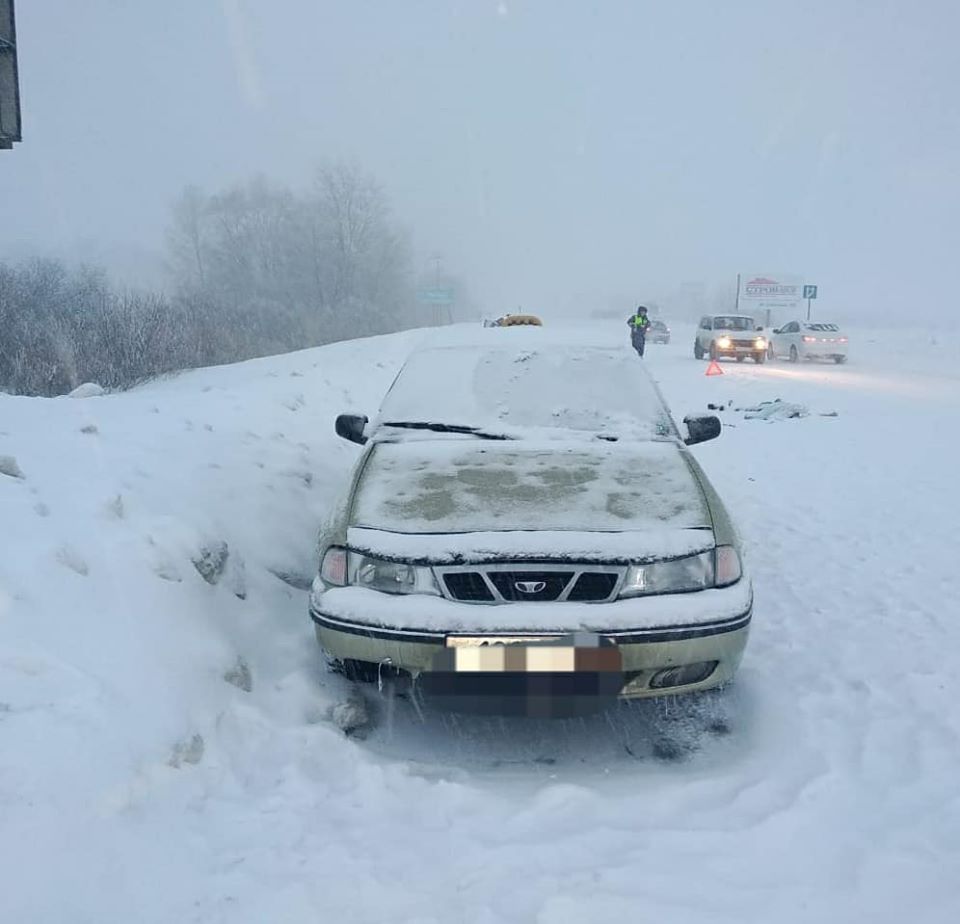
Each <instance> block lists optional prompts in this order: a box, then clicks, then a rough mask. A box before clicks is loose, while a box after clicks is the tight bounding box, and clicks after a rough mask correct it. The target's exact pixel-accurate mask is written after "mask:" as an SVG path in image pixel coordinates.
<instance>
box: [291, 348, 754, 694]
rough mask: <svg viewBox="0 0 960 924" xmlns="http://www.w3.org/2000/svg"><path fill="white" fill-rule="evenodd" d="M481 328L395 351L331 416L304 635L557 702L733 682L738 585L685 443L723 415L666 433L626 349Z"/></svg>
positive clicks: (466, 690) (388, 661) (443, 684)
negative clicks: (335, 493) (443, 343)
mask: <svg viewBox="0 0 960 924" xmlns="http://www.w3.org/2000/svg"><path fill="white" fill-rule="evenodd" d="M486 333H487V336H490V334H491V333H492V334H494V335H495V339H497V342H496V343H491V344H488V345H479V344H478V345H464V346H450V347H445V348H432V349H423V350H420V351H418V352H415V353H414V354H412V355H411V356H410V357H409V359H408V360H407V362H406V364H405V365H404V367H403V368H402V370H401V372H400V373H399V375H398V377H397V378H396V380H395V381H394V384H393V385H392V387H391V388H390V390H389V392H388V393H387V395H386V397H385V399H384V400H383V403H382V405H381V408H380V410H379V413H378V414H377V416H376V417H375V418H374V419H373V420H372V421H369V420H368V419H367V417H365V416H357V415H341V416H340V417H338V418H337V424H336V429H337V432H338V433H339V434H340V435H341V436H343V437H345V438H346V439H348V440H351V441H353V442H355V443H359V444H361V445H364V447H365V448H364V451H363V453H362V455H361V456H360V458H359V460H358V462H357V464H356V467H355V469H354V471H353V475H352V478H351V480H350V484H349V487H348V489H347V491H346V493H345V496H344V498H343V501H342V503H341V504H340V505H339V507H338V510H337V512H336V513H335V514H334V516H333V517H332V519H331V521H330V522H329V523H328V525H327V526H326V527H325V528H324V529H323V530H322V532H321V539H320V549H319V551H320V570H319V574H318V576H317V578H316V579H315V581H314V583H313V587H312V590H311V595H310V615H311V617H312V619H313V621H314V623H315V625H316V634H317V639H318V641H319V643H320V645H321V646H322V647H323V648H324V649H325V650H326V652H327V653H328V655H329V656H331V657H332V658H333V659H334V660H335V661H336V662H339V664H340V665H342V666H343V668H344V669H345V670H346V672H347V673H348V674H349V675H352V676H354V677H358V678H365V679H373V678H376V677H377V676H378V675H380V674H381V673H382V672H383V671H384V670H387V671H389V672H396V671H399V672H402V673H403V674H404V675H411V676H412V677H413V678H415V684H416V685H419V686H420V687H421V688H422V689H424V690H426V691H427V692H434V693H438V692H439V693H442V694H443V695H444V696H446V697H448V698H449V699H448V702H449V701H452V702H453V704H454V708H458V704H459V705H461V706H464V707H465V708H468V709H476V708H484V707H483V706H481V705H478V704H480V703H481V702H482V703H485V704H489V703H496V704H497V705H496V706H495V708H494V711H500V710H501V709H502V708H504V704H508V703H516V702H518V701H519V702H521V703H526V704H527V705H528V706H529V704H530V703H532V702H534V701H538V702H539V703H540V706H539V707H537V708H541V709H545V710H546V711H547V712H551V711H553V709H554V706H555V705H556V704H557V703H560V702H562V703H564V704H565V705H563V706H561V707H558V709H559V711H561V712H564V711H565V710H566V709H568V708H571V709H572V708H574V706H573V705H571V704H572V703H574V702H576V703H579V704H580V705H579V706H577V707H576V708H577V709H580V708H581V707H583V704H584V703H585V702H587V701H588V700H589V701H592V702H600V701H604V700H605V698H608V697H609V698H615V697H617V696H623V697H646V696H655V695H661V694H668V693H681V692H688V691H695V690H704V689H707V688H711V687H715V686H718V685H720V684H723V683H724V682H725V681H727V680H729V679H730V678H731V677H732V676H733V674H734V672H735V670H736V668H737V665H738V663H739V661H740V658H741V655H742V653H743V650H744V646H745V644H746V641H747V634H748V627H749V624H750V619H751V612H752V602H753V598H752V588H751V583H750V581H749V579H748V578H747V577H746V576H745V574H744V569H743V564H742V560H741V551H740V543H739V540H738V537H737V534H736V532H735V530H734V527H733V526H732V524H731V520H730V517H729V516H728V514H727V511H726V509H725V508H724V506H723V504H722V503H721V501H720V499H719V497H718V496H717V493H716V492H715V491H714V489H713V487H712V486H711V485H710V482H709V481H708V480H707V477H706V475H705V474H704V472H703V471H702V469H701V468H700V466H699V465H698V464H697V462H696V460H695V459H694V457H693V455H692V454H691V452H690V451H689V449H688V446H689V445H691V444H694V443H698V442H702V441H704V440H708V439H712V438H714V437H716V436H717V435H719V433H720V428H721V427H720V421H719V420H718V419H717V418H716V417H712V416H693V417H687V418H685V420H684V424H685V428H686V436H685V437H682V436H681V433H680V430H679V429H678V427H677V425H676V424H675V423H674V421H673V419H672V417H671V415H670V412H669V410H668V408H667V406H666V404H665V403H664V400H663V398H662V396H661V394H660V392H659V390H658V389H657V387H656V385H655V384H654V383H653V381H652V380H651V378H650V377H649V375H648V374H647V373H646V372H645V371H644V369H643V365H642V364H638V363H636V361H635V359H634V357H633V355H632V353H630V352H628V351H625V350H623V349H620V348H613V347H599V346H598V347H590V346H583V345H577V346H573V345H556V344H549V345H546V344H544V343H543V341H542V339H541V338H539V337H536V336H531V335H533V334H535V332H534V331H529V332H528V333H527V334H526V335H523V336H519V337H518V335H522V334H523V332H522V331H521V332H516V331H515V332H510V333H504V334H501V335H496V332H495V331H494V332H486ZM538 691H539V692H538ZM541 694H542V695H541ZM538 696H539V699H538ZM468 703H469V705H468ZM505 708H508V709H510V708H512V706H511V705H506V707H505ZM519 708H524V707H523V706H521V707H519ZM584 708H587V707H584Z"/></svg>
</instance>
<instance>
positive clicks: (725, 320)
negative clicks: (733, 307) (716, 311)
mask: <svg viewBox="0 0 960 924" xmlns="http://www.w3.org/2000/svg"><path fill="white" fill-rule="evenodd" d="M713 323H714V326H715V328H716V329H717V330H753V318H742V317H735V316H734V317H728V316H726V315H718V316H717V317H715V318H714V319H713Z"/></svg>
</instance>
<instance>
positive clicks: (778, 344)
mask: <svg viewBox="0 0 960 924" xmlns="http://www.w3.org/2000/svg"><path fill="white" fill-rule="evenodd" d="M767 355H768V356H769V358H770V359H776V358H778V357H782V358H783V359H789V360H790V362H793V363H795V362H799V361H800V360H801V359H823V360H827V361H830V360H832V361H833V362H835V363H845V362H846V361H847V335H846V334H845V333H843V331H841V330H840V327H839V325H837V324H830V323H828V322H825V321H789V322H788V323H786V324H784V325H783V326H782V327H776V328H774V329H773V331H771V335H770V345H769V347H768V349H767Z"/></svg>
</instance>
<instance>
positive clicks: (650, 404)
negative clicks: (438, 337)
mask: <svg viewBox="0 0 960 924" xmlns="http://www.w3.org/2000/svg"><path fill="white" fill-rule="evenodd" d="M529 330H530V331H534V332H539V330H540V329H539V328H530V329H529ZM520 332H521V331H519V330H518V331H514V332H511V333H520ZM391 421H418V422H430V423H444V424H453V425H458V426H469V427H478V428H482V429H484V430H489V431H493V432H498V433H506V434H508V435H511V436H516V437H524V436H531V435H534V434H535V433H538V434H539V435H543V433H544V431H546V432H548V433H549V432H556V431H558V430H561V431H565V432H567V433H569V432H570V431H579V432H582V433H584V432H585V433H589V434H590V435H597V434H606V435H611V436H616V437H619V438H624V439H627V438H629V439H640V440H651V439H658V438H660V439H662V438H665V437H671V436H675V435H676V430H675V427H674V425H673V423H672V421H671V420H670V417H669V414H668V412H667V410H666V408H665V406H664V404H663V401H662V400H661V398H660V395H659V393H658V391H657V389H656V386H655V385H654V384H653V381H652V380H651V379H650V377H649V375H648V374H647V373H646V371H645V370H644V368H643V365H642V361H641V360H639V359H638V358H637V356H636V355H635V354H634V353H633V352H632V351H629V350H627V349H625V348H623V347H611V346H599V345H598V346H580V345H572V344H570V343H569V342H563V341H554V342H548V341H539V340H537V339H536V338H524V340H523V341H522V342H521V341H518V340H514V341H513V343H508V342H507V341H505V340H502V339H501V340H499V341H498V342H497V343H495V344H491V345H489V346H485V345H483V344H482V343H481V344H477V343H465V344H461V345H458V346H450V347H438V348H427V349H423V350H420V351H418V352H415V353H413V354H412V355H411V356H410V358H409V359H408V360H407V363H406V364H405V366H404V368H403V370H402V371H401V373H400V375H399V376H398V378H397V380H396V382H395V383H394V385H393V387H392V388H391V390H390V391H389V393H388V394H387V396H386V398H385V399H384V401H383V405H382V406H381V409H380V414H379V416H378V418H377V421H376V423H377V424H382V423H384V422H391Z"/></svg>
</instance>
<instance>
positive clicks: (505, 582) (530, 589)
mask: <svg viewBox="0 0 960 924" xmlns="http://www.w3.org/2000/svg"><path fill="white" fill-rule="evenodd" d="M489 577H490V580H491V582H492V583H493V586H494V587H496V588H497V593H499V594H500V596H501V597H503V599H504V600H509V601H510V602H511V603H516V602H518V601H521V602H522V601H528V602H535V601H544V600H556V599H557V598H558V597H559V596H560V594H562V593H563V592H564V591H565V590H566V589H567V584H569V583H570V581H571V580H573V572H572V571H494V572H492V573H491V574H490V576H489Z"/></svg>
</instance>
